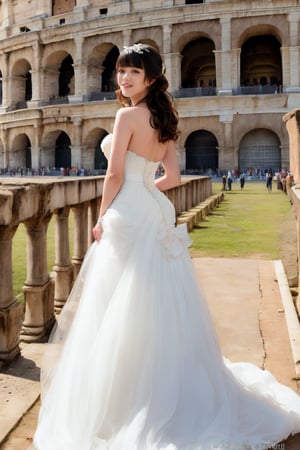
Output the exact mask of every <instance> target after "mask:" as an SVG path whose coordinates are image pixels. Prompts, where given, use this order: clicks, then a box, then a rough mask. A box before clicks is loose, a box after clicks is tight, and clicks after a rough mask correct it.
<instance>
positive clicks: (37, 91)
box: [27, 42, 41, 108]
mask: <svg viewBox="0 0 300 450" xmlns="http://www.w3.org/2000/svg"><path fill="white" fill-rule="evenodd" d="M40 61H41V49H40V44H39V43H38V42H35V43H34V44H33V64H32V69H31V70H30V73H31V85H32V97H31V100H30V101H29V102H27V106H28V107H29V108H37V107H38V106H39V101H40V99H41V72H40V70H39V69H38V68H39V66H40Z"/></svg>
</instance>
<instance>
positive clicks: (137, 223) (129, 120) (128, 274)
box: [34, 44, 300, 450]
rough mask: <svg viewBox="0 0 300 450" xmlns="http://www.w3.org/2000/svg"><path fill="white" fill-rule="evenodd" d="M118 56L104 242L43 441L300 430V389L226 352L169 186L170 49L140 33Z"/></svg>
mask: <svg viewBox="0 0 300 450" xmlns="http://www.w3.org/2000/svg"><path fill="white" fill-rule="evenodd" d="M116 68H117V77H118V85H119V98H120V100H121V101H122V103H123V104H124V105H126V106H129V107H125V108H122V109H120V110H119V111H118V113H117V116H116V121H115V125H114V129H113V135H112V136H109V137H108V138H107V139H106V140H105V143H104V151H105V153H106V154H107V156H108V158H109V163H108V169H107V175H106V178H105V183H104V190H103V198H102V203H101V208H100V213H99V220H98V222H97V224H96V225H95V227H94V228H93V234H94V237H95V242H94V243H93V245H92V246H91V247H90V250H89V252H88V254H87V256H86V258H85V261H84V264H83V267H82V269H81V271H80V273H79V275H78V277H77V280H76V283H75V286H74V288H73V290H72V293H71V295H70V298H69V299H68V302H67V304H66V306H65V307H64V310H63V312H62V314H61V317H60V320H59V323H58V326H57V328H56V330H55V331H54V334H53V336H52V338H51V342H52V345H50V346H49V350H48V353H47V357H46V361H47V362H48V364H49V368H48V369H47V368H46V367H45V368H44V370H43V382H44V384H43V386H44V390H43V399H42V407H41V411H40V416H39V423H38V428H37V431H36V434H35V438H34V444H35V448H36V449H37V450H163V449H164V450H200V449H201V450H209V449H225V448H231V449H239V450H241V449H249V448H252V449H256V450H257V449H263V448H267V447H270V446H271V445H272V444H275V443H277V442H279V441H280V440H282V439H283V438H286V437H287V436H288V435H289V434H291V433H296V432H298V431H300V398H299V396H298V395H297V394H296V393H295V392H293V391H292V390H290V389H288V388H287V387H284V386H282V385H280V384H279V383H277V382H276V381H275V380H274V378H273V377H272V375H271V374H270V373H268V372H267V371H261V370H260V369H258V368H256V367H254V366H252V365H250V364H246V363H244V364H243V363H241V364H231V363H229V362H227V361H224V359H223V357H222V354H221V352H220V348H219V345H218V342H217V339H216V335H215V332H214V329H213V325H212V322H211V319H210V315H209V312H208V309H207V306H206V304H205V302H204V301H203V299H202V297H201V294H200V293H199V291H198V288H197V281H196V276H195V274H194V271H193V266H192V263H191V260H190V257H189V253H188V251H187V246H188V245H189V239H188V236H187V233H186V230H184V229H182V227H175V225H174V223H175V213H174V208H173V205H172V204H171V203H170V202H169V200H168V199H167V198H166V197H165V195H164V194H163V193H162V192H161V191H163V190H165V189H168V188H170V187H172V186H174V185H176V184H178V183H179V182H180V176H179V169H178V163H177V159H176V153H175V146H174V141H175V140H176V138H177V136H178V131H177V115H176V112H175V110H174V107H173V104H172V100H171V98H170V96H169V95H168V93H167V87H168V83H167V80H166V78H165V76H164V74H163V68H162V60H161V57H160V55H159V53H158V52H157V51H156V50H155V49H154V48H152V47H150V46H146V45H143V44H135V45H133V46H131V47H128V48H125V49H124V51H123V52H122V53H121V54H120V57H119V58H118V61H117V65H116ZM160 162H161V163H162V165H163V167H164V169H165V175H164V176H163V177H161V178H159V179H157V180H156V181H155V173H156V170H157V168H158V166H159V164H160ZM62 344H63V346H62ZM61 346H62V349H61ZM51 353H53V355H52V354H51ZM57 354H58V356H57ZM52 356H53V359H52ZM56 359H57V362H56ZM53 361H55V364H53ZM53 367H54V369H53Z"/></svg>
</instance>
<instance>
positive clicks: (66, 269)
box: [53, 207, 73, 312]
mask: <svg viewBox="0 0 300 450" xmlns="http://www.w3.org/2000/svg"><path fill="white" fill-rule="evenodd" d="M69 211H70V208H68V207H65V208H61V209H58V210H57V211H56V213H55V215H56V222H55V265H54V266H53V271H54V272H55V291H54V307H55V310H56V311H57V312H59V311H60V310H61V309H62V307H63V306H64V304H65V302H66V300H67V298H68V296H69V293H70V291H71V288H72V284H73V266H72V264H71V260H70V249H69Z"/></svg>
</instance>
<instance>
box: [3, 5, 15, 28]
mask: <svg viewBox="0 0 300 450" xmlns="http://www.w3.org/2000/svg"><path fill="white" fill-rule="evenodd" d="M12 7H13V2H12V1H11V0H6V1H5V2H2V8H3V11H2V14H3V16H2V17H3V18H2V23H1V25H2V27H9V26H10V25H12V24H13V15H12Z"/></svg>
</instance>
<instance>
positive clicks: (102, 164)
mask: <svg viewBox="0 0 300 450" xmlns="http://www.w3.org/2000/svg"><path fill="white" fill-rule="evenodd" d="M105 136H106V134H105V135H104V136H102V137H101V138H100V139H99V141H98V142H97V145H96V148H95V158H94V161H95V165H94V167H95V169H96V170H99V171H100V172H102V171H103V172H105V171H106V169H107V159H106V157H105V156H104V153H103V152H102V150H101V142H102V140H103V138H104V137H105Z"/></svg>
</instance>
